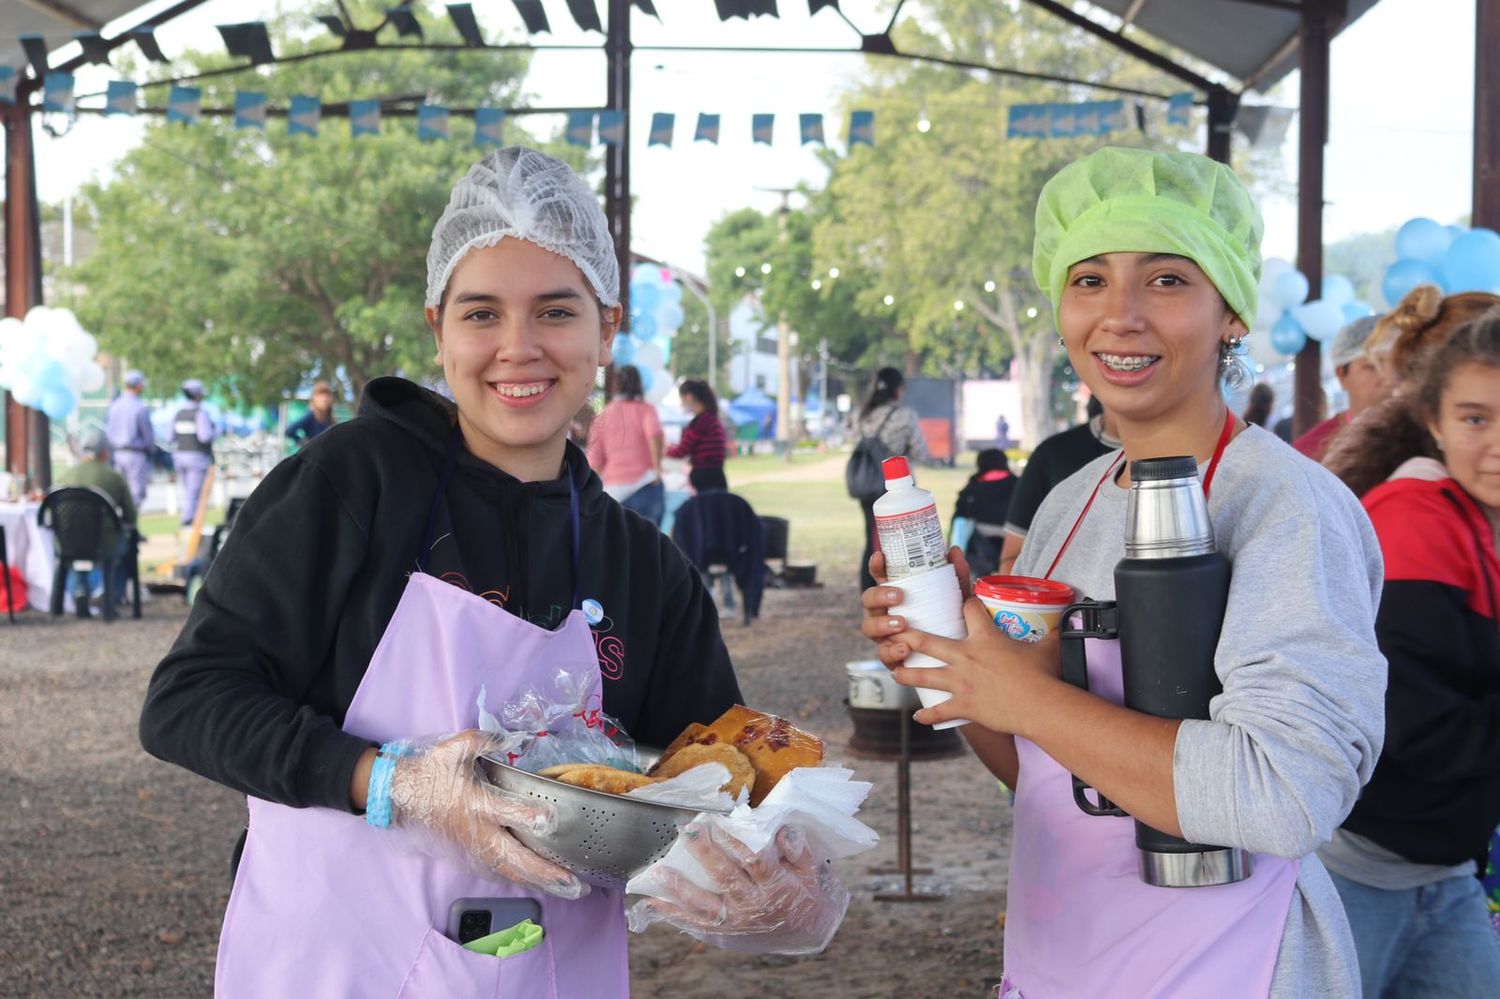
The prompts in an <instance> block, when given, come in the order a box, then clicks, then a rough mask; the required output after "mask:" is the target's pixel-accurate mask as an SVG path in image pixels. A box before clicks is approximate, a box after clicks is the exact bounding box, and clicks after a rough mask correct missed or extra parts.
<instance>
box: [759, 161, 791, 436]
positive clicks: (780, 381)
mask: <svg viewBox="0 0 1500 999" xmlns="http://www.w3.org/2000/svg"><path fill="white" fill-rule="evenodd" d="M757 190H760V191H770V192H771V193H772V194H779V195H781V208H780V209H779V210H778V211H777V214H776V245H777V246H785V245H786V226H787V217H788V216H789V215H791V212H792V200H791V199H792V192H793V191H795V190H796V188H795V187H761V188H757ZM796 441H797V436H796V434H795V433H794V432H793V427H792V330H791V327H790V326H788V325H787V322H786V313H784V312H782V313H778V314H777V316H776V443H777V444H778V445H780V446H781V448H782V449H783V453H784V454H785V455H786V458H787V460H788V461H790V460H791V458H792V445H793V444H794V443H796Z"/></svg>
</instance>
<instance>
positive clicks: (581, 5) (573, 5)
mask: <svg viewBox="0 0 1500 999" xmlns="http://www.w3.org/2000/svg"><path fill="white" fill-rule="evenodd" d="M568 13H569V14H572V15H573V23H574V24H576V25H578V26H579V27H580V28H582V29H583V30H584V31H597V32H599V33H600V34H601V35H602V34H603V33H604V25H603V23H601V22H600V20H599V8H597V7H595V6H594V0H568Z"/></svg>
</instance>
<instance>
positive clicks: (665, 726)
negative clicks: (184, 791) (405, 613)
mask: <svg viewBox="0 0 1500 999" xmlns="http://www.w3.org/2000/svg"><path fill="white" fill-rule="evenodd" d="M454 421H455V410H454V407H453V406H452V404H451V403H449V402H447V401H446V400H444V399H442V398H441V397H440V396H438V395H436V394H434V393H432V392H429V391H427V390H426V389H423V388H420V387H418V386H416V385H414V384H412V383H411V382H407V381H404V380H402V379H399V378H381V379H377V380H376V381H373V382H371V383H370V384H369V386H368V388H367V389H366V391H365V394H364V398H363V399H362V400H361V402H360V415H359V417H358V418H357V419H354V420H351V421H349V422H347V423H342V424H339V425H338V426H335V427H333V428H331V429H330V430H329V431H328V432H327V433H324V434H322V435H321V436H319V437H318V438H317V439H316V440H314V441H312V442H311V443H309V444H308V445H307V446H306V447H304V448H303V449H302V450H301V451H299V452H298V453H297V454H296V455H294V456H292V457H290V458H288V459H286V460H285V461H283V462H282V463H281V464H280V465H278V466H276V468H275V469H273V470H272V471H271V473H270V474H269V475H267V476H266V478H265V480H264V481H263V482H261V484H260V485H259V486H258V487H257V488H256V490H255V492H254V494H253V495H251V497H250V498H249V500H247V501H246V503H245V505H244V507H243V508H242V509H241V510H240V512H239V515H238V517H237V518H236V520H235V523H234V530H233V531H232V532H231V534H230V536H229V539H228V540H227V542H226V543H225V545H224V548H223V550H222V551H221V552H220V553H219V556H218V558H217V559H216V560H215V561H214V564H213V566H212V569H211V570H210V571H209V573H208V575H207V578H206V579H205V580H204V584H203V589H202V590H201V591H200V593H199V594H198V598H197V600H196V601H195V602H194V604H193V609H192V613H191V614H190V615H189V616H188V620H187V623H186V624H185V625H184V626H183V629H182V633H181V634H180V635H179V636H178V638H177V642H176V643H175V644H174V645H173V646H172V649H171V651H170V652H168V653H167V656H166V658H165V659H163V660H162V662H161V664H160V665H159V666H157V668H156V672H155V674H154V675H153V676H152V678H151V684H150V687H149V688H148V689H147V691H146V702H145V706H144V708H143V709H142V712H141V744H142V745H143V746H144V747H145V748H146V750H147V751H148V752H149V753H151V754H152V755H153V756H156V757H159V758H161V759H163V760H167V761H169V762H172V763H177V764H180V765H181V766H184V767H186V768H188V769H189V770H192V771H194V772H195V773H199V774H202V775H203V776H205V777H208V778H210V779H212V780H215V781H218V782H220V783H222V784H227V785H228V786H230V787H232V788H235V789H236V790H239V791H243V792H245V793H247V794H251V795H254V796H256V797H258V798H263V799H265V800H268V801H274V802H279V803H281V804H285V805H292V806H298V807H301V806H307V805H321V806H323V807H326V808H337V809H342V810H345V811H348V810H350V809H351V805H350V801H349V784H350V781H351V780H352V778H353V774H354V766H355V763H356V761H357V760H358V758H359V756H360V754H361V753H362V752H363V751H364V749H365V748H366V747H367V746H369V745H370V743H369V742H367V741H366V740H364V739H360V738H357V737H355V736H352V735H348V734H346V733H344V732H343V731H342V730H341V728H340V725H341V724H342V722H343V718H344V712H345V711H346V710H347V709H348V707H349V704H350V702H351V701H352V700H353V698H354V692H355V690H356V689H357V688H358V686H359V682H360V680H361V678H362V677H363V676H364V674H365V668H366V666H367V665H368V664H369V662H370V658H371V656H372V655H373V654H374V652H375V647H376V645H377V644H378V643H379V641H380V637H381V635H382V634H383V633H384V631H385V627H386V624H387V622H389V621H390V619H391V615H392V614H393V613H394V612H395V609H396V604H397V602H398V601H399V600H400V598H401V593H402V590H403V589H404V588H405V586H406V581H407V576H408V574H409V573H410V572H412V571H413V570H414V569H415V567H416V560H417V555H418V550H419V549H420V548H421V545H422V540H423V537H424V534H425V529H426V526H427V525H426V522H427V519H428V511H429V509H431V508H432V500H433V497H434V495H435V493H436V490H437V486H438V481H439V478H440V475H441V472H442V468H443V462H444V457H445V455H446V454H447V451H448V446H449V442H450V441H451V440H452V439H453V427H454ZM567 464H568V468H569V469H570V471H571V474H572V475H573V476H574V478H575V480H576V482H577V484H578V492H579V505H580V517H581V527H582V530H581V537H582V542H581V545H580V548H581V552H580V569H579V574H580V576H581V579H580V580H579V592H580V597H581V598H592V599H594V600H597V601H598V602H599V603H600V604H602V605H603V608H604V617H603V619H602V620H601V621H600V622H599V623H598V624H597V625H596V626H594V629H593V630H594V644H595V647H596V649H597V650H598V654H599V666H600V672H601V674H602V676H603V678H604V679H603V685H604V710H605V711H606V712H607V713H608V714H610V715H612V716H613V717H614V718H616V719H617V720H619V721H620V722H621V723H623V725H624V727H625V730H626V731H627V732H629V733H630V734H631V735H632V736H633V737H634V738H635V740H636V741H637V742H639V743H641V744H643V745H654V746H665V745H666V744H667V743H668V742H670V741H671V740H672V738H673V737H675V736H676V735H677V733H678V732H679V731H680V730H681V729H683V728H684V727H686V726H687V725H688V724H689V723H690V722H695V721H696V722H705V723H706V722H709V721H712V720H713V719H714V718H716V717H717V716H718V715H719V714H720V713H722V712H723V711H724V710H726V709H727V708H729V707H730V706H731V705H733V704H735V703H737V702H738V701H739V700H740V693H739V687H738V686H737V684H736V682H735V678H734V671H733V669H732V668H731V666H730V663H729V654H728V652H727V651H726V650H725V648H724V642H723V639H722V638H721V637H720V635H719V619H718V612H717V610H716V609H715V607H714V605H713V602H712V600H711V599H710V598H709V596H708V594H707V593H706V592H705V590H704V588H703V585H702V583H701V581H700V579H699V577H698V574H697V572H695V571H694V570H693V568H692V566H690V565H689V564H688V562H687V560H686V559H685V558H684V557H683V555H682V553H681V552H680V551H678V549H677V548H676V546H674V545H673V544H672V542H671V541H670V540H669V539H668V538H666V537H665V536H663V535H662V534H661V532H660V531H659V530H657V528H656V527H655V526H653V525H652V524H650V523H649V522H647V521H646V520H644V519H642V518H640V517H638V516H636V515H635V514H634V513H631V512H629V511H627V510H624V509H622V508H621V507H620V506H619V504H617V503H616V502H615V501H614V500H612V499H610V498H609V497H608V496H607V495H605V493H604V490H603V488H602V486H601V484H600V482H599V479H598V477H597V476H596V475H594V473H593V471H592V470H591V469H590V468H589V466H588V461H587V460H586V459H585V457H584V455H583V453H582V452H580V451H579V450H578V449H577V448H575V447H573V445H572V444H569V445H568V448H567ZM432 537H433V538H434V539H435V544H434V545H433V548H432V555H431V561H430V563H429V565H428V567H427V571H428V572H430V573H431V574H432V575H433V576H436V577H438V578H440V579H444V580H446V581H448V582H450V583H453V584H454V585H456V586H461V587H463V588H464V589H467V590H470V591H471V592H474V593H477V594H480V595H482V596H485V597H487V598H489V599H490V600H491V601H492V602H495V603H498V604H500V605H501V606H504V607H505V608H506V609H507V610H509V611H511V612H513V613H518V614H523V615H525V616H526V617H528V618H529V619H530V620H531V621H533V622H534V623H537V624H540V625H542V626H544V627H549V628H550V627H555V626H556V625H557V624H559V623H560V622H561V621H562V619H563V618H564V617H565V616H566V615H567V612H568V610H569V608H570V600H571V599H572V594H573V579H572V576H573V572H572V564H571V559H570V558H569V551H570V550H571V529H570V523H569V516H568V485H567V480H566V479H564V478H561V477H559V478H558V479H555V480H553V481H550V482H525V483H523V482H520V481H519V480H517V479H515V478H514V477H512V476H510V475H508V474H506V473H505V472H502V471H500V470H499V469H497V468H495V467H494V466H492V465H489V464H487V463H485V462H483V461H481V460H479V459H478V458H475V457H474V456H473V455H471V454H469V453H468V452H467V451H466V450H464V449H463V448H462V447H459V448H458V453H457V458H456V462H455V467H454V471H453V477H452V480H451V481H450V483H449V485H448V488H447V490H446V491H445V493H444V496H443V499H442V501H441V502H440V503H439V504H438V506H437V508H436V512H435V516H434V528H433V532H432ZM410 734H411V735H412V736H414V737H415V736H424V735H434V734H438V733H428V732H412V733H410Z"/></svg>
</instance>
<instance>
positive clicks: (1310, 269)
mask: <svg viewBox="0 0 1500 999" xmlns="http://www.w3.org/2000/svg"><path fill="white" fill-rule="evenodd" d="M1342 6H1343V0H1306V2H1305V3H1304V4H1303V9H1302V31H1301V35H1302V65H1301V77H1300V83H1301V101H1300V103H1301V113H1300V115H1299V120H1298V147H1297V269H1298V270H1300V271H1301V272H1302V273H1303V274H1305V275H1307V284H1308V287H1309V288H1311V289H1312V290H1311V292H1310V294H1311V295H1312V297H1313V298H1321V297H1322V295H1323V292H1322V287H1323V166H1324V146H1325V145H1326V144H1327V142H1328V50H1329V46H1330V44H1331V42H1332V37H1333V22H1334V20H1335V19H1336V18H1338V17H1341V16H1342V15H1343V12H1342V10H1341V9H1340V8H1342ZM1292 385H1293V393H1294V394H1293V403H1292V434H1293V436H1294V437H1300V436H1301V435H1302V434H1305V433H1307V432H1308V431H1309V430H1311V429H1312V428H1313V425H1314V424H1316V423H1317V422H1318V403H1319V401H1320V399H1321V397H1322V393H1323V348H1322V345H1321V344H1319V343H1318V341H1316V340H1314V339H1313V338H1312V337H1308V339H1307V345H1306V346H1305V347H1303V348H1302V350H1301V351H1300V352H1298V354H1297V370H1296V371H1295V372H1294V376H1293V382H1292Z"/></svg>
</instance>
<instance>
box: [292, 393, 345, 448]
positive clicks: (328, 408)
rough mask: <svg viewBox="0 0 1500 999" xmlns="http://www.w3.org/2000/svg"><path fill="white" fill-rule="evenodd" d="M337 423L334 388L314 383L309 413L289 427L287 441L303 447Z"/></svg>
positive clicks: (308, 406) (308, 405) (309, 401)
mask: <svg viewBox="0 0 1500 999" xmlns="http://www.w3.org/2000/svg"><path fill="white" fill-rule="evenodd" d="M336 422H338V421H337V420H336V419H335V418H334V415H333V388H332V386H330V385H329V384H328V383H327V382H313V387H312V398H311V399H309V400H308V403H307V412H305V413H303V414H302V415H301V416H300V417H298V418H297V419H296V420H294V421H292V422H291V423H290V424H288V425H287V428H286V439H287V440H289V441H291V442H292V443H293V444H295V445H297V446H298V447H301V446H302V445H304V444H306V443H307V442H308V441H310V440H312V439H313V438H314V437H317V436H318V435H319V434H321V433H323V432H324V431H326V430H328V429H329V428H330V427H332V426H333V425H334V424H335V423H336Z"/></svg>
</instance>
